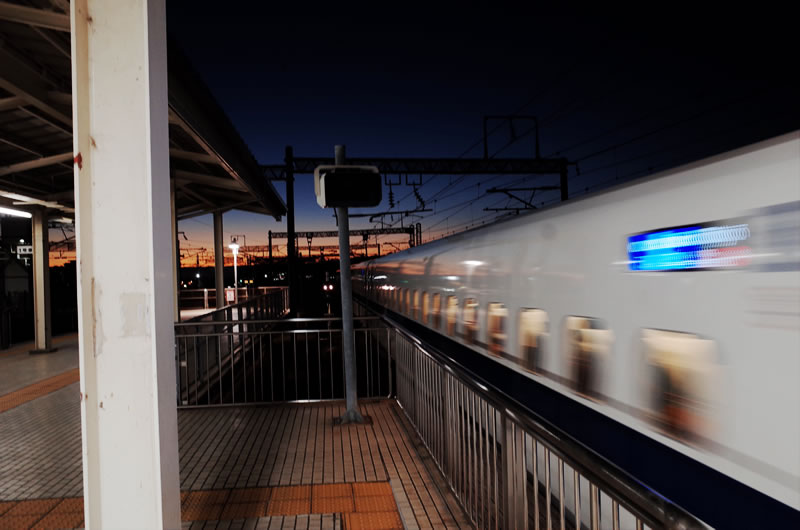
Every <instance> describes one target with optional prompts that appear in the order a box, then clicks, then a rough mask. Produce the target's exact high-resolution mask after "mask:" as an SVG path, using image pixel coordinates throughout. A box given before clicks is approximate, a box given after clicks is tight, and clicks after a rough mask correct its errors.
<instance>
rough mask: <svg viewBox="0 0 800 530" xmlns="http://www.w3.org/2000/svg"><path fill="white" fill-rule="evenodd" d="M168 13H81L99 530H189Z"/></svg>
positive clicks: (89, 470)
mask: <svg viewBox="0 0 800 530" xmlns="http://www.w3.org/2000/svg"><path fill="white" fill-rule="evenodd" d="M165 18H166V13H165V6H164V0H126V1H124V2H109V1H106V0H72V2H71V22H72V98H73V99H72V113H73V123H74V135H73V137H74V140H73V143H74V151H75V158H76V163H75V206H76V228H75V230H76V239H77V254H78V256H77V257H78V292H79V297H78V312H79V317H78V319H79V320H78V322H79V341H80V371H81V434H82V444H83V493H84V511H85V524H86V527H87V528H160V527H166V528H178V527H180V504H179V485H178V484H179V482H178V429H177V411H176V388H175V353H174V327H173V319H172V317H173V308H172V305H173V300H172V289H171V288H170V283H171V282H172V272H171V270H172V267H171V265H172V260H171V257H170V256H171V246H172V245H173V243H174V242H173V240H172V238H171V232H172V230H171V228H170V204H169V200H170V194H169V158H168V129H167V54H166V28H165V22H164V21H165Z"/></svg>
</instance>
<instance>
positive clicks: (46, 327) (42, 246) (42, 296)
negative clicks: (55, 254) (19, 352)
mask: <svg viewBox="0 0 800 530" xmlns="http://www.w3.org/2000/svg"><path fill="white" fill-rule="evenodd" d="M31 222H32V224H33V230H32V232H33V320H34V325H35V334H34V337H35V345H34V349H33V351H32V352H31V353H48V352H52V351H55V348H53V336H52V332H51V327H50V245H49V240H48V235H49V234H48V228H47V212H46V210H44V209H43V208H42V209H37V210H35V211H34V212H33V218H32V219H31Z"/></svg>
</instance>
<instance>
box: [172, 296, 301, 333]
mask: <svg viewBox="0 0 800 530" xmlns="http://www.w3.org/2000/svg"><path fill="white" fill-rule="evenodd" d="M259 293H261V294H258V295H252V296H246V297H244V298H240V300H242V301H241V302H239V303H238V304H231V305H227V306H225V307H223V308H221V309H216V310H214V311H209V312H208V313H203V314H202V315H199V316H196V317H194V318H190V319H187V320H184V321H183V322H181V324H187V325H194V324H198V323H205V322H211V321H215V322H219V321H226V320H227V321H233V320H236V321H239V320H263V319H270V318H280V317H282V316H283V315H286V314H287V313H288V312H289V288H288V287H262V288H260V290H259ZM240 294H241V293H240ZM181 329H185V326H182V328H181ZM178 331H179V330H178V328H177V327H176V329H175V333H176V334H177V333H178Z"/></svg>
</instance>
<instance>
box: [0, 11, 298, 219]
mask: <svg viewBox="0 0 800 530" xmlns="http://www.w3.org/2000/svg"><path fill="white" fill-rule="evenodd" d="M31 5H34V6H36V7H31ZM68 13H69V2H68V0H34V1H29V2H27V3H26V4H24V5H23V4H21V3H19V0H12V1H11V2H9V1H8V0H0V206H13V207H16V208H22V209H24V208H25V206H33V205H39V206H45V207H47V208H51V209H53V210H60V211H61V212H62V213H63V215H64V216H65V217H72V214H73V211H74V210H73V209H74V200H73V186H74V183H73V178H74V177H73V154H72V149H73V146H72V108H71V107H72V96H71V94H70V92H71V79H70V75H71V63H70V35H69V30H70V25H69V24H70V23H69V14H68ZM168 74H169V78H168V83H169V141H170V171H171V176H172V179H173V181H174V183H175V192H176V195H175V206H176V212H177V215H178V218H179V219H185V218H189V217H194V216H197V215H202V214H205V213H209V212H213V211H225V210H231V209H238V210H245V211H251V212H256V213H261V214H265V215H271V216H273V217H275V218H276V219H278V218H280V216H282V215H284V214H285V212H286V207H285V205H284V203H283V201H282V199H281V198H280V196H279V195H278V193H277V192H276V190H275V188H274V187H273V186H272V184H271V183H270V182H269V181H268V180H266V179H265V178H264V177H263V173H262V171H261V169H260V168H259V166H258V163H257V162H256V160H255V158H254V157H253V155H252V153H251V152H250V150H249V149H248V147H247V145H246V144H245V143H244V141H243V140H242V138H241V137H240V136H239V134H238V133H237V132H236V129H235V128H234V127H233V125H232V124H231V122H230V120H229V119H228V117H227V116H226V115H225V113H224V112H223V110H222V109H221V108H220V106H219V105H218V104H217V102H216V101H215V99H214V97H213V96H212V95H211V92H210V91H209V90H208V88H207V87H206V85H205V84H204V83H203V82H202V80H201V79H200V77H199V76H198V75H197V74H196V73H195V71H194V70H193V68H192V67H191V65H190V64H189V62H188V60H187V59H186V58H185V57H184V56H183V54H182V53H181V52H180V51H179V50H178V48H177V46H176V45H175V44H174V43H173V42H170V43H169V57H168Z"/></svg>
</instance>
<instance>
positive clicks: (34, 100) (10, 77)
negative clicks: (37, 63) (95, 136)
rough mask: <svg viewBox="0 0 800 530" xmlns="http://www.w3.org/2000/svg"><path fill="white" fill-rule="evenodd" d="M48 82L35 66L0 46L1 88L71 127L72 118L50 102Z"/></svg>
mask: <svg viewBox="0 0 800 530" xmlns="http://www.w3.org/2000/svg"><path fill="white" fill-rule="evenodd" d="M48 84H49V83H47V82H46V81H45V80H44V79H43V78H42V76H41V74H40V73H39V72H38V71H36V70H35V69H34V68H33V67H31V66H30V65H28V64H26V63H25V62H24V61H21V60H20V59H18V58H17V57H15V56H14V55H12V54H11V53H9V52H8V50H4V49H3V48H2V47H0V88H2V89H3V90H6V91H7V92H10V93H11V94H12V95H14V96H18V97H21V98H23V99H24V100H25V101H26V102H27V103H28V104H29V105H32V106H34V107H36V108H37V109H39V110H40V111H42V112H44V113H45V114H47V115H48V116H50V117H52V118H55V119H56V120H58V121H60V122H61V123H63V124H65V125H69V126H70V127H71V126H72V119H71V118H70V117H69V116H67V115H65V114H64V113H63V112H61V111H60V110H58V109H56V108H55V107H53V106H52V105H51V104H50V98H49V96H48V90H49V89H50V88H51V86H48Z"/></svg>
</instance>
